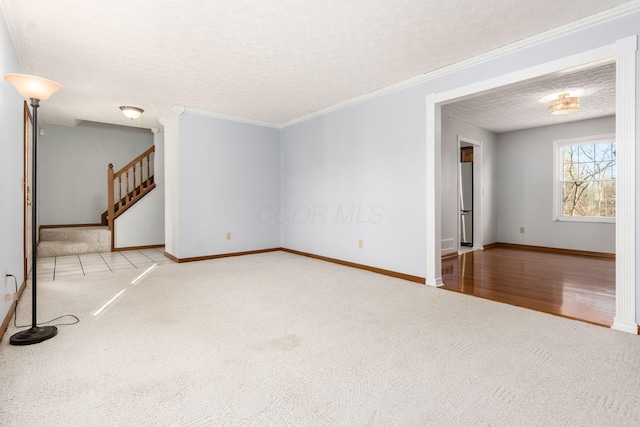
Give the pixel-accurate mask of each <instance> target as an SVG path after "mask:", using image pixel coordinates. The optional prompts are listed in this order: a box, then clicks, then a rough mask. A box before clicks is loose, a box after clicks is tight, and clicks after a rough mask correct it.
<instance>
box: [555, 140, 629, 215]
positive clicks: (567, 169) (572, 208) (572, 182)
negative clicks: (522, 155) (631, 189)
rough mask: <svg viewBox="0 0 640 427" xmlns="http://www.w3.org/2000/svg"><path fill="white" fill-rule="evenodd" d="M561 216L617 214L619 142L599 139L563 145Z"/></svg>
mask: <svg viewBox="0 0 640 427" xmlns="http://www.w3.org/2000/svg"><path fill="white" fill-rule="evenodd" d="M560 149H561V158H562V177H561V180H560V185H561V188H562V216H568V217H601V218H615V216H616V181H615V179H616V143H615V141H597V142H590V143H581V144H576V145H565V146H562V147H561V148H560Z"/></svg>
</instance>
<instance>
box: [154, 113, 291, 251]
mask: <svg viewBox="0 0 640 427" xmlns="http://www.w3.org/2000/svg"><path fill="white" fill-rule="evenodd" d="M165 126H166V125H165ZM178 134H179V144H178V147H177V149H178V154H179V155H178V163H179V169H178V177H177V178H178V181H177V182H178V186H179V194H180V204H179V208H178V209H179V219H178V230H179V231H178V233H179V242H178V246H179V248H178V251H179V252H178V254H175V253H172V255H174V256H178V257H180V258H191V257H199V256H208V255H216V254H226V253H233V252H244V251H252V250H259V249H270V248H277V247H279V246H280V236H279V226H278V224H277V223H273V222H269V221H265V220H264V219H263V218H261V217H260V213H261V211H262V210H263V209H268V208H269V207H272V206H277V205H278V204H279V201H280V182H279V178H280V176H279V171H280V159H279V152H280V150H279V131H278V129H273V128H268V127H263V126H256V125H250V124H245V123H238V122H232V121H228V120H222V119H217V118H212V117H205V116H200V115H196V114H190V113H184V114H182V115H181V116H180V117H179V129H178ZM174 148H175V147H174ZM168 155H169V150H167V156H168ZM168 172H169V171H166V175H165V179H166V184H167V187H168V186H169V185H170V184H169V179H176V176H175V175H174V176H171V177H170V175H169V173H168ZM174 172H175V171H174ZM171 185H175V183H172V184H171ZM167 219H169V218H167ZM173 219H174V220H175V218H173ZM227 233H231V239H230V240H227V239H226V234H227Z"/></svg>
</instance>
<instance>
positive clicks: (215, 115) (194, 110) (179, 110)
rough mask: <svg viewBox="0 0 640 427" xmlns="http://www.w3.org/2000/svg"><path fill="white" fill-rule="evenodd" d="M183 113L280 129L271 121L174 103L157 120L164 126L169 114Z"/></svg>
mask: <svg viewBox="0 0 640 427" xmlns="http://www.w3.org/2000/svg"><path fill="white" fill-rule="evenodd" d="M184 113H189V114H196V115H198V116H205V117H213V118H214V119H222V120H229V121H232V122H239V123H246V124H249V125H256V126H264V127H269V128H276V129H281V127H280V126H279V125H275V124H273V123H267V122H261V121H259V120H252V119H245V118H244V117H237V116H228V115H226V114H218V113H214V112H211V111H207V110H200V109H198V108H191V107H183V106H182V105H174V106H173V107H171V108H170V109H169V111H167V112H166V113H164V114H163V115H162V116H160V118H159V119H158V121H159V122H160V124H161V125H163V126H164V124H165V122H166V121H167V119H168V118H169V117H170V116H172V115H174V114H175V115H178V116H179V115H181V114H184Z"/></svg>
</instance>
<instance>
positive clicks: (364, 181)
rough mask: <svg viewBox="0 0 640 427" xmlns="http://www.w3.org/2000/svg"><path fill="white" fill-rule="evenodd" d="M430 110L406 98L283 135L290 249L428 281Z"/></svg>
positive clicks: (419, 99) (377, 102) (284, 222)
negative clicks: (427, 133)
mask: <svg viewBox="0 0 640 427" xmlns="http://www.w3.org/2000/svg"><path fill="white" fill-rule="evenodd" d="M424 111H425V107H424V97H423V96H421V95H419V94H415V93H413V92H412V91H402V92H396V93H393V94H390V95H388V96H385V97H381V98H377V99H374V100H372V101H369V102H365V103H362V104H358V105H356V106H353V107H349V108H345V109H342V110H339V111H337V112H335V113H331V114H328V115H325V116H321V117H318V118H315V119H312V120H309V121H306V122H302V123H299V124H296V125H293V126H290V127H287V128H285V129H283V130H282V206H281V209H280V211H281V216H280V217H276V221H278V222H280V223H281V227H282V229H281V233H282V246H283V247H285V248H289V249H294V250H298V251H303V252H307V253H312V254H317V255H322V256H327V257H331V258H337V259H340V260H345V261H350V262H355V263H359V264H364V265H370V266H375V267H378V268H383V269H387V270H392V271H398V272H402V273H406V274H411V275H417V276H423V277H424V261H425V251H424V242H425V233H426V229H425V218H426V213H425V203H424V199H425V196H424V194H425V170H424V165H425V160H424V159H425V153H426V152H425V143H424V141H425V131H424V123H425V118H424ZM358 240H363V248H359V247H358Z"/></svg>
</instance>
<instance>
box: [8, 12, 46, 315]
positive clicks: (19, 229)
mask: <svg viewBox="0 0 640 427" xmlns="http://www.w3.org/2000/svg"><path fill="white" fill-rule="evenodd" d="M7 73H22V70H21V69H20V65H19V64H18V58H17V56H16V53H15V50H14V48H13V44H12V43H11V38H10V37H9V33H8V31H7V25H6V22H5V20H4V15H2V14H0V75H4V74H7ZM23 101H24V99H23V98H22V96H20V95H19V94H18V91H17V90H16V89H15V88H14V87H13V86H11V85H10V84H9V83H7V82H6V81H5V80H4V79H2V80H0V135H1V136H2V137H1V138H0V153H1V154H0V197H1V199H2V208H0V323H2V322H3V321H4V319H5V316H6V315H7V312H8V311H9V308H10V307H11V303H10V302H5V300H4V297H5V295H6V294H11V293H13V292H15V288H14V284H13V283H14V282H13V279H12V278H9V280H8V281H7V285H6V286H5V285H4V273H5V272H8V273H9V274H13V275H14V276H16V279H17V280H18V286H20V285H21V284H22V282H23V281H24V240H23V215H24V208H23V200H24V198H23V194H24V193H23V190H22V181H23V175H24V168H23V149H24V148H23V147H24V145H23V144H24V143H23V137H22V124H23V118H22V117H23V116H22V114H23V104H22V103H23ZM42 109H46V103H45V102H43V103H42Z"/></svg>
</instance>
